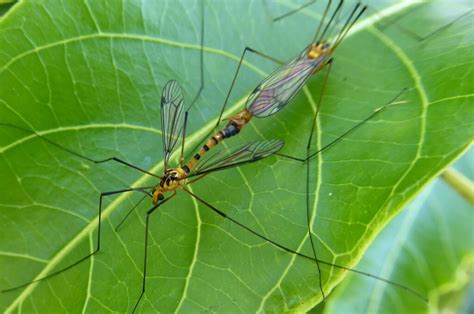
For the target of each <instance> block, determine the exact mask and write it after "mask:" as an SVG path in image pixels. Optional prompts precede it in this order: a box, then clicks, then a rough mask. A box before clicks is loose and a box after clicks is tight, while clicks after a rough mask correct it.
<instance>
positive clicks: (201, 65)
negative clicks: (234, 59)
mask: <svg viewBox="0 0 474 314" xmlns="http://www.w3.org/2000/svg"><path fill="white" fill-rule="evenodd" d="M204 13H205V11H204V0H201V49H200V52H199V67H200V72H201V73H200V85H199V89H198V92H197V94H196V96H194V99H193V101H192V102H191V105H189V107H188V109H187V110H186V112H188V111H189V110H190V109H191V108H192V107H193V106H194V104H195V103H196V101H197V100H198V98H199V96H201V92H202V90H203V89H204V18H205V17H204Z"/></svg>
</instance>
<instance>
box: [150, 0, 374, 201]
mask: <svg viewBox="0 0 474 314" xmlns="http://www.w3.org/2000/svg"><path fill="white" fill-rule="evenodd" d="M342 4H343V1H340V2H339V4H338V6H337V8H336V9H335V10H334V13H333V14H332V16H331V19H330V20H329V22H328V23H327V24H326V27H325V28H324V30H323V31H322V33H321V35H319V33H320V30H321V25H323V23H324V19H325V16H326V15H327V12H328V10H329V8H330V2H329V4H328V6H327V8H326V11H325V14H324V17H323V19H322V21H321V23H320V24H319V27H318V30H317V31H316V33H315V36H314V40H313V42H312V43H311V44H310V45H309V46H308V47H307V48H305V49H304V50H303V51H302V52H301V53H300V54H299V55H298V56H296V57H295V58H294V59H292V60H290V61H289V62H288V63H286V64H283V65H282V66H280V67H279V68H278V69H277V70H276V71H274V72H273V73H272V74H270V75H269V76H268V77H267V78H266V79H265V80H263V82H261V83H260V84H259V85H258V86H257V87H256V88H255V89H254V91H253V92H252V93H251V94H250V96H249V97H248V99H247V101H246V105H245V109H244V110H242V111H240V112H238V113H237V114H235V115H234V116H233V117H231V118H229V119H228V120H229V122H228V124H227V126H226V127H225V128H224V129H223V130H220V131H218V132H217V133H216V134H214V135H213V136H212V137H211V138H210V139H209V140H208V141H207V143H206V144H204V146H203V147H202V148H201V149H200V150H199V152H198V153H197V154H196V155H194V156H193V158H192V159H191V160H190V161H189V162H188V163H187V164H186V165H184V166H182V167H178V168H176V169H167V164H168V158H169V156H170V152H171V151H172V150H173V148H174V147H175V145H176V143H177V140H178V138H179V135H181V134H182V132H184V130H185V127H184V122H185V121H186V120H187V114H188V113H187V112H186V113H185V112H184V106H183V96H182V92H181V90H180V88H179V86H178V84H177V83H176V82H175V81H170V82H169V83H168V84H167V85H166V86H165V88H164V90H163V96H162V99H161V104H162V105H161V110H162V112H163V114H162V119H161V122H162V125H163V126H164V130H166V131H167V132H169V133H170V134H174V135H173V136H172V137H169V138H166V136H165V135H164V134H165V133H163V141H164V143H166V145H165V147H164V151H165V156H164V160H165V169H166V170H165V174H164V177H163V178H162V180H161V181H160V184H159V187H157V188H156V189H155V190H154V191H153V193H152V194H153V202H154V203H155V204H157V203H158V201H160V200H164V199H165V196H164V193H166V192H170V191H171V192H174V191H175V190H176V189H177V188H180V187H182V186H184V185H185V180H186V178H187V177H189V176H190V173H191V171H192V170H193V169H194V167H195V166H196V164H197V163H198V161H199V159H200V158H201V157H203V156H204V154H206V152H207V151H209V150H210V149H211V148H213V147H214V146H216V145H217V144H219V143H220V142H221V141H223V140H224V139H226V138H229V137H232V136H234V135H236V134H238V133H239V132H240V130H241V129H242V128H243V127H244V126H245V125H246V124H247V123H249V121H250V120H251V119H252V117H254V116H255V117H258V118H264V117H268V116H270V115H273V114H275V113H277V112H279V111H280V110H281V109H283V107H285V106H286V105H287V104H288V103H289V102H290V101H291V100H292V99H293V98H294V97H295V95H296V94H297V93H298V92H299V90H300V89H301V88H302V87H303V86H304V84H305V83H306V81H307V80H308V79H309V78H310V77H311V76H312V75H313V74H315V73H318V72H319V71H320V70H321V69H323V68H324V67H325V66H326V65H327V64H329V63H330V62H331V59H330V58H331V55H332V53H333V52H334V51H335V49H336V48H337V46H338V45H339V44H340V43H341V41H342V40H343V39H344V37H345V35H346V34H347V33H348V32H349V30H350V28H351V27H352V25H354V23H355V22H356V21H357V20H358V19H359V18H360V16H362V14H363V13H364V11H365V10H366V8H367V7H365V6H364V7H361V5H360V4H359V3H358V4H357V5H356V6H355V7H354V9H353V10H352V12H351V14H350V16H349V18H348V19H347V22H346V24H345V25H344V27H343V28H342V30H341V31H340V32H339V34H338V36H337V38H336V40H335V41H334V44H333V45H331V44H329V43H328V42H326V41H324V40H323V38H324V36H325V34H326V32H327V31H328V30H329V29H330V26H331V25H332V24H333V22H334V20H335V17H336V16H337V15H338V13H339V12H340V10H341V8H342ZM360 7H361V9H360V10H359V8H360ZM356 13H357V14H356ZM354 15H355V18H353V17H354ZM252 51H253V50H252ZM244 54H245V51H244ZM243 58H244V55H243V56H242V58H241V60H240V62H239V65H238V67H237V71H236V75H235V77H234V80H233V83H232V85H231V89H230V90H229V92H230V91H231V90H232V87H233V84H234V82H235V78H236V77H237V74H238V72H239V70H240V66H241V64H242V61H243ZM229 94H230V93H229ZM228 97H229V95H228V96H227V98H226V102H225V103H224V107H223V109H222V111H221V115H222V113H223V111H224V110H225V105H226V103H227V99H228ZM168 121H172V123H171V125H170V126H168V124H169V122H168ZM219 122H220V121H218V124H219ZM183 139H184V134H183ZM266 144H268V143H266ZM266 144H264V143H255V144H254V147H252V148H254V149H256V151H257V152H258V151H259V150H260V147H259V145H262V146H267V145H266ZM282 146H283V145H282V143H281V145H280V143H279V144H276V145H275V147H272V145H270V147H266V148H265V149H268V152H271V154H273V153H276V152H277V151H279V150H280V149H281V147H282ZM247 149H248V148H247V147H246V148H245V149H243V151H246V150H247ZM243 151H242V152H243ZM239 153H240V152H239ZM181 156H183V153H182V155H181ZM256 156H260V154H256ZM264 157H267V156H266V155H265V156H264ZM260 158H263V157H260ZM181 161H182V158H181ZM212 170H213V169H212V168H211V169H207V172H209V171H212ZM198 173H201V172H198ZM192 176H196V174H193V175H192Z"/></svg>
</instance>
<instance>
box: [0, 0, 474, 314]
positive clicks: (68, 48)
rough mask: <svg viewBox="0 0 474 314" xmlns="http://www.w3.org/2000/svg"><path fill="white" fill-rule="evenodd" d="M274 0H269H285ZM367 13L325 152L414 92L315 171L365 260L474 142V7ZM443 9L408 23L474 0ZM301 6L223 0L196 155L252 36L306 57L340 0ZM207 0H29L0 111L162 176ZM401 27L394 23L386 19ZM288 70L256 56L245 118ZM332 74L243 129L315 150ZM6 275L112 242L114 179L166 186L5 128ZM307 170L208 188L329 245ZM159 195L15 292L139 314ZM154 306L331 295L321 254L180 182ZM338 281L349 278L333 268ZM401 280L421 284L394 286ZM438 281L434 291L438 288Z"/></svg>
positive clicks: (282, 170) (9, 24) (225, 308)
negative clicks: (276, 74) (274, 78)
mask: <svg viewBox="0 0 474 314" xmlns="http://www.w3.org/2000/svg"><path fill="white" fill-rule="evenodd" d="M267 2H269V1H267ZM376 3H377V6H378V9H380V10H382V13H381V14H378V15H376V16H373V15H372V16H371V15H370V12H368V14H367V16H366V17H365V18H364V19H363V20H362V21H361V23H360V24H359V25H358V26H356V27H355V30H356V32H354V33H353V34H352V35H351V36H350V37H348V38H347V40H346V41H345V42H344V43H343V44H342V45H341V46H340V48H339V49H338V51H337V52H336V54H335V62H334V66H333V70H332V72H331V77H330V81H329V85H328V88H327V89H326V92H325V96H324V103H323V107H322V109H321V115H320V117H319V120H318V125H317V127H318V133H317V135H318V136H316V137H315V140H314V143H313V148H314V149H315V150H316V149H317V148H318V147H322V146H324V145H325V144H327V143H329V142H331V140H333V139H334V138H336V137H337V136H338V135H340V134H341V133H343V132H344V131H345V130H346V129H348V128H350V127H351V126H353V125H354V124H355V123H356V122H358V121H360V120H362V119H363V118H365V117H366V116H368V115H369V114H370V113H371V112H372V111H373V110H374V109H375V108H378V107H380V106H381V105H383V104H385V103H386V102H387V101H388V100H389V99H391V98H393V97H394V96H395V94H397V93H398V92H399V91H400V90H401V89H402V88H404V87H410V88H411V87H412V88H413V89H412V90H411V91H410V92H409V93H407V94H406V95H405V96H404V97H403V98H404V99H405V100H409V102H408V103H406V104H400V105H397V106H394V107H392V108H390V109H389V110H387V111H385V112H383V113H382V114H380V115H379V116H377V118H375V119H374V120H373V121H371V122H369V123H367V124H365V125H364V126H363V127H362V128H360V129H358V130H357V131H356V132H354V133H351V134H350V135H348V136H347V137H345V138H344V139H343V140H342V141H341V142H340V143H338V144H337V145H335V146H334V147H333V148H331V149H330V150H329V151H327V152H325V153H324V154H323V155H322V156H321V158H319V159H318V160H316V161H313V162H311V163H310V166H311V178H310V182H311V186H310V190H311V195H310V200H311V207H312V208H313V213H314V215H313V216H312V227H313V230H314V233H315V234H316V237H315V238H316V242H317V251H318V256H319V257H320V258H321V259H323V260H326V261H330V262H335V263H337V264H342V265H346V266H349V267H354V265H356V263H357V261H358V260H359V259H360V258H361V256H362V255H363V254H364V252H365V250H366V249H367V247H368V246H369V244H370V243H371V241H372V239H374V237H375V236H376V235H377V234H378V233H379V232H380V231H381V230H382V228H383V227H384V226H385V225H386V224H387V223H388V221H389V220H390V219H391V218H393V217H394V216H395V215H396V214H397V213H398V212H399V211H400V209H401V208H403V206H404V205H405V204H406V203H407V202H408V201H409V200H410V199H411V198H413V197H414V196H415V194H416V193H417V192H418V191H419V190H420V189H421V188H422V187H423V186H424V185H425V184H427V183H428V182H429V181H430V180H431V179H432V178H433V177H435V176H436V175H437V174H438V173H439V172H440V171H442V170H443V169H444V168H445V167H446V166H447V165H448V164H449V163H450V162H451V161H452V160H454V159H455V158H456V157H457V156H459V155H460V154H461V153H462V152H463V151H464V150H465V149H466V148H467V146H468V145H469V143H470V142H471V139H472V134H473V127H472V123H471V120H472V119H471V117H472V115H473V106H472V97H473V94H474V93H473V90H472V89H473V88H472V78H473V75H472V73H473V60H472V54H471V51H472V49H473V33H472V32H471V31H469V26H470V24H469V20H468V19H463V20H460V21H458V22H457V23H455V24H454V25H452V26H451V27H449V28H447V29H445V30H444V31H443V32H440V33H438V34H436V36H433V38H431V39H430V40H428V41H426V42H423V43H420V42H418V41H416V40H414V39H413V38H412V37H410V36H408V35H407V34H406V33H405V32H403V31H401V30H400V29H398V28H397V27H395V26H393V25H392V26H389V27H385V28H384V29H383V30H381V29H378V28H376V27H375V26H373V25H372V24H373V22H375V21H376V20H377V19H378V18H381V19H382V20H383V21H388V20H391V19H392V18H398V17H399V16H400V15H404V14H406V13H407V12H411V11H413V10H415V9H416V8H417V7H418V6H419V4H416V3H414V2H413V3H412V2H401V3H392V2H390V1H386V3H385V4H384V5H383V6H382V5H381V4H380V3H379V2H376ZM468 4H469V2H468V1H465V2H460V3H459V4H457V5H450V6H449V8H450V9H449V10H447V9H446V7H447V5H444V4H443V3H430V4H428V5H424V6H422V8H421V9H417V10H416V11H413V13H412V14H409V15H408V14H407V15H406V16H404V17H403V18H401V19H399V23H400V25H404V26H405V27H408V28H410V29H412V30H414V31H416V32H418V33H421V34H427V33H429V32H431V31H433V30H435V29H436V28H438V27H439V26H440V25H443V24H444V23H447V22H448V21H450V20H452V19H453V17H455V16H456V15H459V14H461V13H463V12H465V11H467V8H468ZM295 6H296V5H295V4H291V3H286V2H284V3H268V7H267V6H265V5H264V2H263V1H248V2H247V1H245V2H241V1H207V2H206V7H205V9H206V19H205V24H206V29H205V48H204V50H205V66H204V76H205V88H204V91H203V94H202V97H200V99H199V101H198V102H197V104H196V106H195V108H193V110H192V111H191V114H190V119H189V125H188V129H187V130H188V134H189V137H188V139H187V141H186V145H185V147H186V149H187V151H189V150H191V149H192V148H193V147H194V146H195V145H196V144H197V143H198V142H199V140H200V139H201V138H202V137H203V136H204V135H205V134H207V132H208V131H210V130H211V128H212V126H213V125H214V124H215V121H216V120H215V119H216V117H217V115H218V112H219V110H220V107H221V104H222V103H223V101H224V98H225V95H226V92H227V89H228V87H229V86H230V82H231V80H232V75H233V73H234V71H235V68H236V66H237V62H238V59H239V56H240V55H241V53H242V51H243V49H244V47H245V46H249V47H252V48H254V49H257V50H260V51H263V52H266V53H268V54H271V55H272V56H274V57H275V58H278V59H283V60H287V59H289V58H290V57H292V56H293V55H295V54H297V53H298V52H299V51H300V49H302V48H303V47H305V46H306V45H307V44H308V42H309V40H311V38H312V36H313V30H314V29H315V28H316V25H317V20H318V18H319V16H320V13H321V12H322V10H323V9H322V8H323V6H324V3H323V2H321V3H319V4H318V5H315V6H313V7H308V8H307V9H306V10H304V11H303V12H300V13H298V14H296V15H293V16H292V17H291V18H288V19H285V20H283V21H281V22H279V23H272V22H271V16H270V15H273V16H276V15H279V14H282V13H284V12H288V10H290V8H292V7H295ZM199 12H200V10H199V2H197V1H195V2H191V1H184V0H183V1H171V0H170V1H157V2H151V1H143V2H140V1H125V2H118V1H109V2H100V1H86V2H84V3H82V2H81V1H72V0H71V1H61V2H60V3H59V2H57V1H52V0H51V1H41V2H39V1H38V2H36V1H23V2H19V3H17V4H16V5H15V6H13V8H12V9H11V10H10V11H9V12H8V14H6V15H5V16H4V17H3V18H2V20H1V21H0V47H1V48H0V49H1V51H0V86H1V87H2V88H1V89H0V122H6V123H12V124H16V125H20V126H23V127H27V128H29V129H32V130H35V131H37V132H39V133H40V134H42V135H43V136H46V137H47V138H49V139H51V140H53V141H56V142H58V143H61V144H62V145H65V146H67V147H68V148H70V149H74V150H77V151H79V152H80V153H83V154H85V155H87V156H91V157H94V158H97V159H101V158H106V157H111V156H117V157H120V158H123V159H126V160H127V161H129V162H131V163H133V164H136V165H137V166H140V167H143V168H146V169H151V170H152V171H155V172H156V173H160V172H161V171H162V161H161V157H162V153H161V133H160V130H159V128H160V118H159V117H160V115H159V114H160V113H159V100H160V91H161V89H162V87H163V85H164V84H165V83H166V81H167V80H169V79H176V80H178V81H179V82H180V83H181V84H182V86H183V89H184V93H185V99H186V100H187V103H188V104H189V103H190V101H191V99H192V98H193V97H194V95H195V94H196V92H197V90H198V88H199V77H200V75H199V73H200V72H199V42H200V13H199ZM383 21H382V23H383ZM274 67H275V65H274V64H272V63H271V62H268V61H264V60H261V59H260V58H258V57H255V56H254V57H250V58H249V59H248V62H246V63H245V65H244V67H243V71H242V72H241V74H240V75H239V79H238V82H237V84H236V87H235V89H234V91H233V93H232V95H231V98H230V104H231V105H230V108H229V110H228V112H227V113H226V116H229V115H230V114H231V113H232V112H235V111H237V110H239V109H241V108H242V106H243V101H244V100H245V97H246V95H247V93H248V92H249V91H251V90H252V89H253V88H254V87H255V86H256V85H257V84H258V82H259V81H260V80H262V78H263V77H264V75H266V74H268V73H270V72H271V70H272V69H273V68H274ZM322 80H323V75H316V76H315V77H314V78H313V79H311V81H310V83H309V84H308V88H306V89H305V90H304V91H303V92H301V93H300V94H299V96H298V97H297V98H296V99H295V100H294V101H293V103H292V104H291V105H289V106H288V107H287V108H285V109H284V110H283V111H282V112H280V113H279V114H277V115H275V116H272V117H270V118H268V119H261V120H259V119H254V121H253V122H252V125H251V126H249V127H247V128H246V129H245V130H243V131H242V132H241V134H239V136H237V137H235V138H234V139H231V140H229V145H231V144H232V143H235V144H237V143H243V142H245V141H250V140H255V139H264V138H265V139H269V138H283V139H285V141H286V143H287V145H286V146H285V148H284V152H286V153H288V154H290V153H291V154H295V155H299V156H304V154H305V151H306V149H305V146H306V141H307V138H308V135H309V134H308V132H309V128H310V125H311V118H310V117H311V116H312V115H313V114H314V112H315V108H316V105H315V104H316V102H317V100H318V98H319V92H320V87H321V83H322ZM0 147H1V148H0V174H1V180H0V190H1V191H2V193H1V194H0V239H1V240H0V289H6V288H9V287H12V286H15V285H18V284H22V283H24V282H29V281H31V280H33V279H35V278H39V277H42V276H44V275H46V274H48V273H50V272H51V271H54V270H58V269H61V268H62V267H65V266H67V265H70V264H71V263H72V262H74V261H76V260H78V259H79V258H81V257H83V256H85V255H86V254H88V253H89V252H91V251H92V250H93V248H94V247H95V243H96V236H97V217H98V201H99V194H100V192H101V191H114V190H120V189H123V188H125V187H127V186H143V185H150V184H156V183H157V182H156V180H154V178H150V177H146V176H142V175H141V173H137V172H136V171H133V170H132V169H128V168H126V167H123V166H120V165H117V164H108V165H93V164H91V163H88V162H87V161H84V160H81V159H79V158H77V157H75V156H71V155H70V154H68V153H66V152H64V151H61V150H59V149H57V148H56V147H54V146H52V145H50V144H48V143H46V142H45V141H43V140H41V139H40V138H38V137H35V136H29V135H27V134H25V133H24V132H20V131H18V130H15V129H11V128H6V127H3V128H1V129H0ZM305 178H306V166H305V165H302V164H300V163H298V162H294V161H288V160H285V159H281V158H276V157H271V158H268V159H266V160H264V161H262V162H259V163H256V164H253V165H249V166H245V167H241V168H238V169H231V170H226V171H222V172H220V173H215V174H211V175H209V176H207V177H206V178H205V179H203V180H201V181H199V182H197V183H196V184H195V185H193V186H192V189H193V192H194V193H196V194H198V195H199V196H201V197H202V198H203V199H205V200H206V201H208V202H209V203H211V204H213V205H214V206H216V207H218V208H219V209H220V210H222V211H224V212H226V213H228V215H230V216H232V217H233V218H235V219H237V220H239V221H240V222H242V223H244V224H246V225H247V226H249V227H251V228H253V229H255V230H257V231H259V232H261V233H264V234H265V235H266V236H268V237H269V238H271V239H273V240H275V241H277V242H279V243H281V244H283V245H286V246H288V247H291V248H293V249H298V250H300V251H301V252H304V253H305V254H308V255H310V254H311V248H310V245H309V241H308V238H307V230H306V192H305V191H306V185H305V181H306V180H305ZM140 197H141V195H131V194H130V195H127V194H123V195H120V196H117V197H109V200H107V201H106V202H105V204H104V205H105V207H104V213H103V215H102V218H103V224H102V232H103V236H102V239H101V251H100V253H98V254H96V255H94V256H93V257H92V258H91V259H89V260H87V261H86V262H83V263H81V264H80V265H79V266H76V267H74V268H72V269H70V270H68V271H66V272H63V273H62V274H61V275H58V276H55V277H54V278H51V279H48V280H45V281H43V282H40V283H39V284H33V285H30V286H28V287H27V288H23V289H19V290H15V291H13V292H9V293H1V294H0V304H1V306H0V308H1V309H2V310H7V311H25V312H33V311H37V312H65V311H68V312H79V311H87V312H99V311H100V312H108V311H117V312H125V311H128V312H130V311H131V310H132V309H133V306H134V305H135V302H136V300H137V298H138V296H139V294H140V289H141V280H142V276H141V274H142V268H143V253H144V251H143V248H144V245H143V243H144V218H145V212H146V210H147V209H148V208H150V207H151V204H149V203H148V202H143V203H142V204H141V205H140V206H139V208H138V209H137V210H136V211H135V212H134V214H133V215H131V217H130V218H129V219H128V220H127V221H126V222H125V224H124V226H123V227H122V228H121V229H119V230H118V232H115V231H114V227H115V226H117V224H118V223H119V222H120V221H121V219H122V218H123V217H124V216H125V214H126V213H127V211H128V210H129V209H130V208H131V207H132V206H133V204H134V203H136V202H137V201H138V200H139V199H140ZM151 220H152V223H151V227H150V228H151V231H150V242H149V260H148V278H147V289H146V294H145V297H144V299H143V300H142V302H141V304H140V307H139V310H140V311H143V312H151V311H161V312H172V311H180V312H197V311H212V312H255V311H274V312H281V311H304V310H308V309H310V308H312V307H313V306H314V305H315V304H317V303H318V302H319V301H320V300H321V294H320V293H319V289H318V276H317V272H316V267H315V265H314V263H311V262H310V261H308V260H305V259H301V258H297V257H295V256H293V255H291V254H288V253H285V252H283V251H281V250H279V249H276V248H275V247H273V246H271V245H270V244H268V243H265V242H264V241H262V240H261V239H259V238H257V237H255V236H253V235H252V234H250V233H248V232H247V231H245V230H242V229H241V228H239V227H238V226H236V225H234V224H232V223H230V222H228V221H224V220H223V219H222V218H221V217H219V216H217V215H215V214H214V213H213V212H211V211H210V210H209V209H208V208H206V207H204V206H201V205H198V203H197V201H196V200H193V199H191V198H190V197H189V196H188V195H186V194H184V193H178V196H176V197H175V198H173V200H171V201H170V202H168V203H167V204H166V205H165V206H163V207H162V208H160V209H159V210H158V211H157V212H155V213H154V214H153V215H152V218H151ZM322 271H323V282H324V288H325V291H326V292H327V293H329V292H330V291H331V290H332V288H334V287H335V286H336V285H337V284H338V283H339V282H340V281H341V280H342V279H343V277H344V275H345V273H343V272H341V271H340V270H338V269H335V268H329V267H323V269H322ZM385 288H386V289H387V290H388V289H390V290H391V291H392V290H393V293H395V294H399V293H403V292H400V291H398V290H396V289H393V288H391V287H385ZM421 292H422V293H426V294H428V291H421Z"/></svg>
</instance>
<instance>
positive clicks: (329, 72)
mask: <svg viewBox="0 0 474 314" xmlns="http://www.w3.org/2000/svg"><path fill="white" fill-rule="evenodd" d="M333 60H334V59H330V60H329V61H328V62H327V71H326V75H325V76H324V81H323V86H322V88H321V92H320V93H319V101H318V105H317V107H316V112H315V113H314V116H313V121H312V122H311V128H310V132H309V136H308V142H307V143H306V150H307V151H308V150H309V149H310V148H311V141H312V140H313V134H314V131H315V129H316V122H317V118H318V115H319V111H320V110H321V104H322V99H323V95H324V91H325V89H326V86H327V82H328V80H329V75H330V74H331V69H332V64H333V62H334V61H333ZM275 155H277V156H280V157H284V158H288V159H292V160H297V161H302V162H305V161H307V160H308V157H306V158H299V157H295V156H290V155H286V154H281V153H276V154H275ZM307 155H308V154H307Z"/></svg>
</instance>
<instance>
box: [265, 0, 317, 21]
mask: <svg viewBox="0 0 474 314" xmlns="http://www.w3.org/2000/svg"><path fill="white" fill-rule="evenodd" d="M316 2H317V0H311V1H309V2H307V3H305V4H303V5H301V6H300V7H298V8H297V9H295V10H292V11H288V12H286V13H285V14H282V15H280V16H277V17H275V18H273V22H277V21H279V20H282V19H284V18H287V17H289V16H291V15H293V14H295V13H297V12H299V11H301V10H303V9H304V8H306V7H309V6H310V5H312V4H314V3H316ZM265 3H266V2H265Z"/></svg>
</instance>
